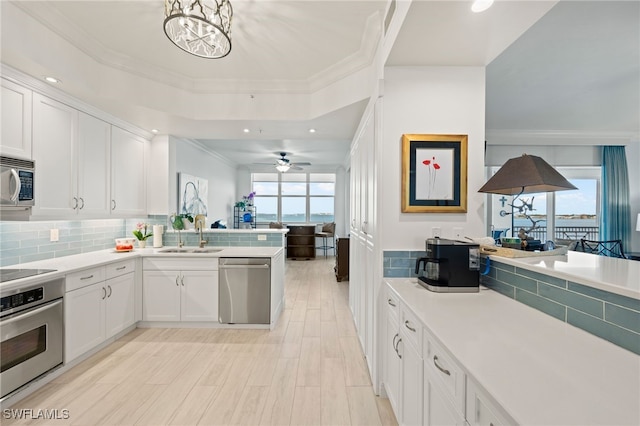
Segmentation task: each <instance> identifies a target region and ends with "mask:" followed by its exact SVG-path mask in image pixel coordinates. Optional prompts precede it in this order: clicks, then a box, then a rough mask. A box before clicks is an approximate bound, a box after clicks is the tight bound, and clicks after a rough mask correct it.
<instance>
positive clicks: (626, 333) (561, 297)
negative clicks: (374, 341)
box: [383, 251, 640, 355]
mask: <svg viewBox="0 0 640 426" xmlns="http://www.w3.org/2000/svg"><path fill="white" fill-rule="evenodd" d="M425 255H426V253H425V252H424V251H385V252H384V253H383V276H384V277H385V278H409V277H416V274H415V264H416V259H418V258H419V257H423V256H425ZM485 262H486V258H485V257H483V258H482V266H481V268H480V269H481V270H482V271H484V269H485V266H486V263H485ZM480 283H481V284H482V285H484V286H486V287H488V288H490V289H492V290H495V291H497V292H498V293H501V294H503V295H505V296H507V297H510V298H512V299H514V300H516V301H518V302H521V303H524V304H526V305H528V306H530V307H532V308H534V309H537V310H539V311H541V312H544V313H545V314H547V315H550V316H552V317H554V318H557V319H559V320H560V321H563V322H566V323H569V324H571V325H573V326H575V327H578V328H581V329H583V330H585V331H587V332H588V333H591V334H594V335H596V336H598V337H601V338H603V339H605V340H608V341H609V342H611V343H613V344H615V345H618V346H621V347H623V348H625V349H627V350H630V351H632V352H634V353H636V354H639V355H640V300H637V299H632V298H630V297H625V296H620V295H618V294H614V293H610V292H607V291H603V290H599V289H596V288H592V287H589V286H585V285H582V284H578V283H574V282H571V281H567V280H563V279H561V278H557V277H552V276H549V275H545V274H542V273H539V272H534V271H530V270H528V269H523V268H517V267H515V266H511V265H507V264H504V263H500V262H499V261H496V260H495V257H494V258H492V259H491V262H490V269H489V272H488V274H487V275H481V276H480Z"/></svg>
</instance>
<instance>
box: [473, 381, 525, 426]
mask: <svg viewBox="0 0 640 426" xmlns="http://www.w3.org/2000/svg"><path fill="white" fill-rule="evenodd" d="M467 422H468V423H469V424H470V425H472V426H474V425H478V426H500V425H513V424H516V422H515V421H514V420H512V419H511V417H510V416H509V415H507V414H506V413H504V411H503V410H502V409H501V408H500V406H499V405H498V404H496V403H494V402H493V399H492V398H491V397H490V396H489V395H487V394H486V393H484V392H483V391H481V390H480V388H479V387H478V385H476V384H475V383H474V382H473V380H470V379H469V378H467Z"/></svg>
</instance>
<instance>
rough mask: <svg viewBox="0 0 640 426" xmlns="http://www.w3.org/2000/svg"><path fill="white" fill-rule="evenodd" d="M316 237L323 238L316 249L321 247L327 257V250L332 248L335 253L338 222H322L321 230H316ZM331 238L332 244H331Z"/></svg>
mask: <svg viewBox="0 0 640 426" xmlns="http://www.w3.org/2000/svg"><path fill="white" fill-rule="evenodd" d="M315 235H316V238H322V245H321V246H318V247H316V249H320V250H322V251H323V252H324V257H327V250H332V249H333V252H334V253H335V250H336V247H335V246H336V242H335V236H336V223H335V222H331V223H324V224H322V230H321V231H320V232H316V234H315ZM329 238H331V245H329Z"/></svg>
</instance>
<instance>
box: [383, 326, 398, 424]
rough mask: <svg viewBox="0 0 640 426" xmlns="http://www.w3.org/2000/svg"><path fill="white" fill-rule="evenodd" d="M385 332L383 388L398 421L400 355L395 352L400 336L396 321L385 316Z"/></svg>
mask: <svg viewBox="0 0 640 426" xmlns="http://www.w3.org/2000/svg"><path fill="white" fill-rule="evenodd" d="M386 328H387V334H386V339H385V342H384V347H385V350H384V388H385V390H386V391H387V397H388V398H389V402H390V403H391V407H392V408H393V411H394V413H395V414H396V417H398V419H397V420H398V421H400V410H399V407H398V396H399V393H400V374H401V371H400V357H399V356H398V353H397V352H396V342H397V341H398V338H399V337H400V336H399V334H398V323H397V322H396V321H394V320H392V319H391V317H390V316H387V324H386Z"/></svg>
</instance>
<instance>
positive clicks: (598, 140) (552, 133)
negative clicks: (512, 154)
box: [485, 129, 640, 146]
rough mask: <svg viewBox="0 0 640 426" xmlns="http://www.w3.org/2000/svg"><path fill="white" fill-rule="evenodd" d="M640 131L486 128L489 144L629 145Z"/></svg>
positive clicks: (634, 141) (638, 135) (639, 134)
mask: <svg viewBox="0 0 640 426" xmlns="http://www.w3.org/2000/svg"><path fill="white" fill-rule="evenodd" d="M639 137H640V132H629V131H601V130H598V131H588V130H515V129H512V130H507V129H504V130H503V129H500V130H496V129H486V131H485V140H486V141H487V145H576V146H593V145H628V144H631V143H636V142H637V140H638V138H639Z"/></svg>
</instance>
